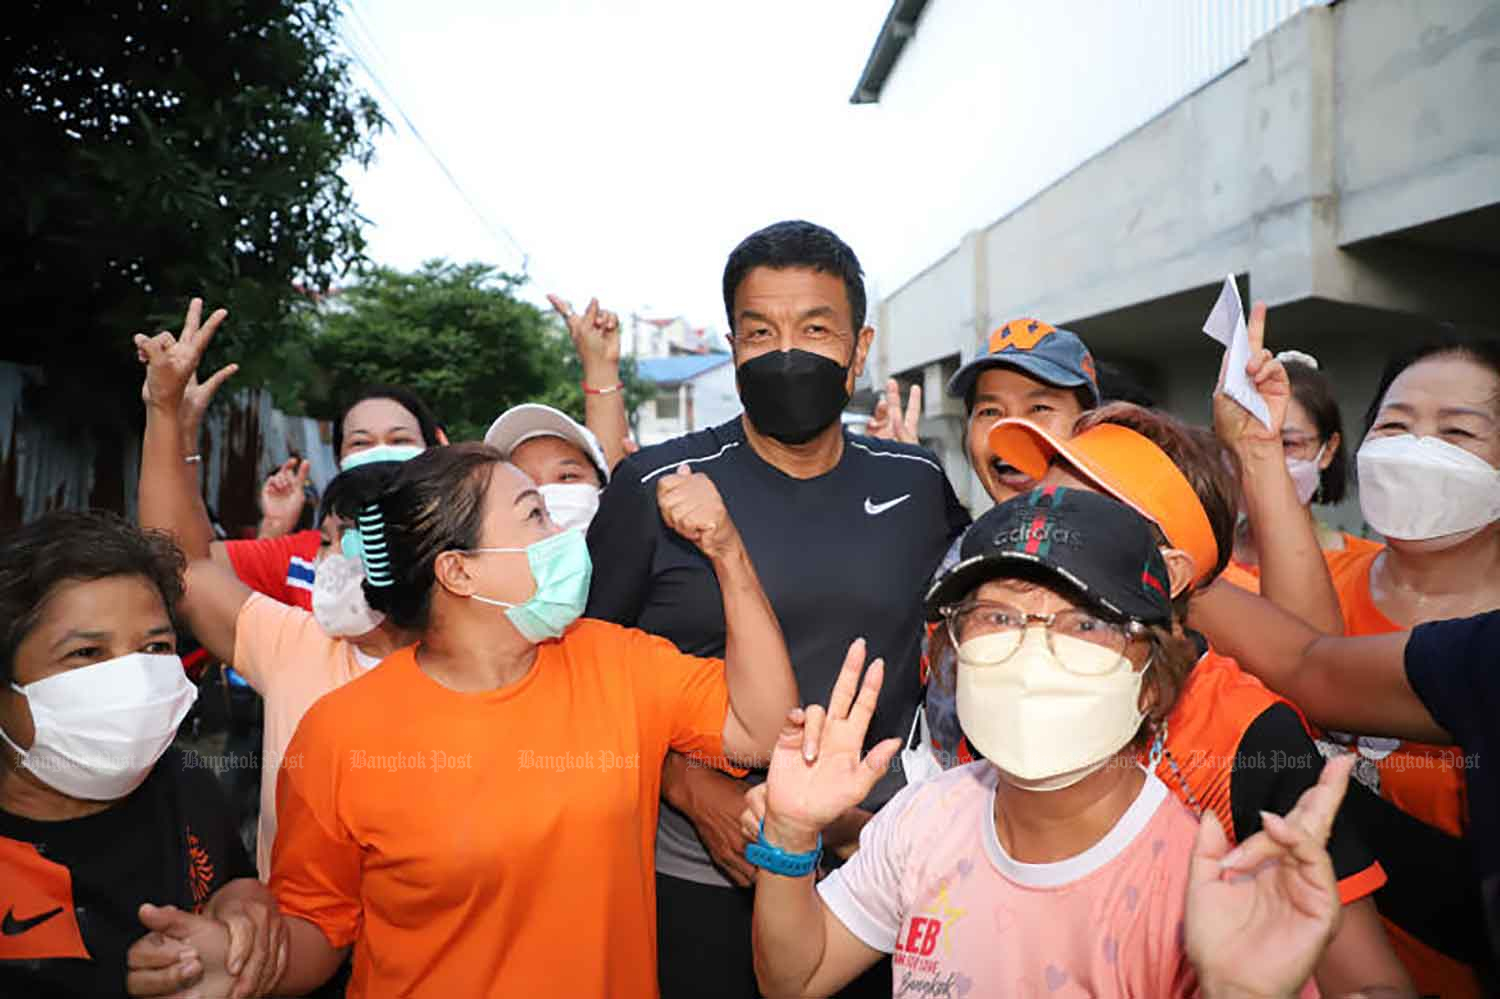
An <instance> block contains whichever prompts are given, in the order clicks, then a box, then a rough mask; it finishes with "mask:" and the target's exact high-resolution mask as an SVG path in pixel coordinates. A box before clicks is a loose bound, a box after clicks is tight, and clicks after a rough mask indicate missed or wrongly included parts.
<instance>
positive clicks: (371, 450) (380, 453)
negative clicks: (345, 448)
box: [339, 444, 427, 472]
mask: <svg viewBox="0 0 1500 999" xmlns="http://www.w3.org/2000/svg"><path fill="white" fill-rule="evenodd" d="M425 450H427V449H426V448H425V447H418V446H417V445H416V444H376V445H375V446H374V447H367V448H365V449H364V450H363V451H355V452H354V453H353V454H351V455H349V456H347V457H346V458H344V460H343V461H341V462H339V471H341V472H347V471H349V469H351V468H359V467H360V466H362V465H370V464H374V463H375V462H377V461H410V460H411V459H412V458H415V457H416V456H417V455H419V454H421V453H422V452H423V451H425Z"/></svg>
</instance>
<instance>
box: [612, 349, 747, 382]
mask: <svg viewBox="0 0 1500 999" xmlns="http://www.w3.org/2000/svg"><path fill="white" fill-rule="evenodd" d="M732 360H733V358H731V357H730V355H728V354H687V355H682V356H678V357H641V358H637V359H636V362H635V370H636V371H638V372H639V373H640V376H641V377H642V378H644V379H646V380H647V381H648V382H654V383H655V384H657V385H680V384H681V383H683V382H685V381H689V380H691V379H693V378H697V377H698V376H699V375H701V374H703V373H704V372H705V371H712V370H713V369H714V368H717V367H719V366H720V365H724V364H729V363H731V361H732Z"/></svg>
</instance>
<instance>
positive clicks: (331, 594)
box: [312, 553, 385, 638]
mask: <svg viewBox="0 0 1500 999" xmlns="http://www.w3.org/2000/svg"><path fill="white" fill-rule="evenodd" d="M364 582H365V568H364V566H363V565H362V564H361V563H360V561H359V559H355V558H350V557H349V556H347V555H340V554H337V553H335V554H332V555H328V556H325V557H324V558H323V560H322V561H321V562H319V563H318V571H317V575H315V576H314V577H313V593H312V611H313V617H314V618H315V619H317V622H318V626H319V627H320V628H322V629H323V631H324V632H325V633H326V634H327V635H329V636H330V637H332V638H355V637H357V636H359V635H368V634H369V633H370V632H372V631H374V630H375V629H376V628H378V627H380V625H381V623H382V622H383V621H384V620H385V614H384V613H382V612H381V611H378V610H374V609H373V608H371V607H370V604H369V601H367V600H366V599H365V588H364Z"/></svg>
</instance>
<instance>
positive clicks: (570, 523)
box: [536, 482, 599, 531]
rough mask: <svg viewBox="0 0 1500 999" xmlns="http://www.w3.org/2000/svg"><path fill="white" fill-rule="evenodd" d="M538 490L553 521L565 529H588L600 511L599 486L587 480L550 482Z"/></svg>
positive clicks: (538, 487)
mask: <svg viewBox="0 0 1500 999" xmlns="http://www.w3.org/2000/svg"><path fill="white" fill-rule="evenodd" d="M536 491H537V492H539V493H541V494H542V502H543V503H546V504H547V515H548V516H549V517H551V518H552V522H553V523H554V524H556V525H557V526H558V527H561V528H562V529H563V530H565V531H566V530H568V529H569V528H573V527H576V528H578V529H579V530H580V531H587V530H588V529H589V524H590V523H592V522H593V520H594V514H596V513H598V512H599V487H598V486H594V485H590V484H589V483H587V482H549V483H548V484H547V485H545V486H537V487H536Z"/></svg>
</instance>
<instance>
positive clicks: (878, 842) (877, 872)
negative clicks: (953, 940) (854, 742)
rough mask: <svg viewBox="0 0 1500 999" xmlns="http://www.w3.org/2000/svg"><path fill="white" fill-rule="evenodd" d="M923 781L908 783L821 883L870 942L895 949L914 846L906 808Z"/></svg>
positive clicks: (825, 895) (828, 900)
mask: <svg viewBox="0 0 1500 999" xmlns="http://www.w3.org/2000/svg"><path fill="white" fill-rule="evenodd" d="M919 787H921V785H919V784H917V785H908V786H907V787H905V788H903V789H902V790H901V792H900V793H899V794H897V795H896V796H895V797H894V798H892V799H891V800H890V801H889V802H887V804H886V806H885V807H884V808H882V809H881V810H880V811H879V812H877V813H876V815H875V817H874V818H873V819H871V820H870V821H869V822H868V823H866V824H865V827H864V829H863V830H861V831H860V834H859V850H857V851H856V852H855V854H854V856H853V857H851V858H850V859H849V860H848V861H847V862H846V863H845V864H844V866H842V867H840V868H839V869H838V870H836V871H834V872H833V873H832V874H830V875H829V876H828V877H826V878H824V879H823V880H822V881H820V882H818V894H819V896H821V897H822V899H823V904H824V905H826V906H828V909H829V911H830V912H832V913H833V914H834V915H835V916H836V917H838V920H839V922H841V923H843V924H844V926H845V928H846V929H848V930H849V932H850V933H853V934H854V935H855V936H856V937H858V938H859V939H860V940H861V941H862V942H863V943H864V944H865V945H866V946H868V947H872V948H874V949H875V950H878V951H880V952H882V953H885V954H891V953H894V952H895V950H896V940H897V937H898V936H899V934H900V932H901V924H902V922H903V921H904V920H905V918H906V911H905V910H906V905H905V896H904V894H903V892H902V891H901V887H902V881H903V880H904V877H905V872H906V858H907V854H908V852H909V847H910V829H909V823H907V822H905V821H903V820H904V818H905V816H906V811H907V808H908V807H909V806H910V805H911V802H912V799H913V797H914V796H915V795H914V792H915V791H916V789H917V788H919Z"/></svg>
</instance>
